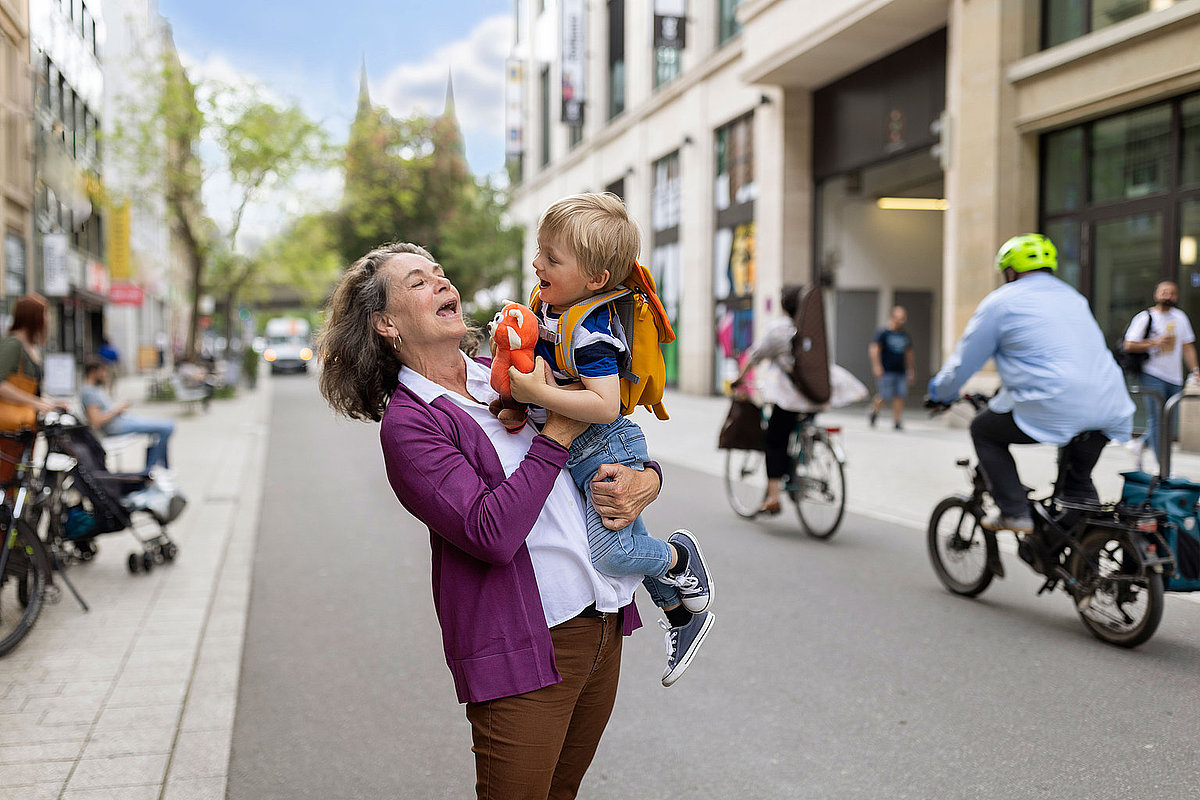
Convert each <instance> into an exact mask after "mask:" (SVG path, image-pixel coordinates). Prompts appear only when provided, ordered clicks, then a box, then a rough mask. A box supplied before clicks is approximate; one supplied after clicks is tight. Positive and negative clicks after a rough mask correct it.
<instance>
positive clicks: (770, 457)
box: [731, 284, 867, 515]
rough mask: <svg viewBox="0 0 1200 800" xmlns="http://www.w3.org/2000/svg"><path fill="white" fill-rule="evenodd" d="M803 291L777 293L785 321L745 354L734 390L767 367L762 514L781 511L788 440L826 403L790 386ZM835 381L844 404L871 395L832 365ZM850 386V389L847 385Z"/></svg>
mask: <svg viewBox="0 0 1200 800" xmlns="http://www.w3.org/2000/svg"><path fill="white" fill-rule="evenodd" d="M803 290H804V287H803V286H802V285H799V284H791V285H788V286H784V287H783V289H782V290H781V291H780V294H779V307H780V309H781V310H782V311H783V313H784V316H782V317H776V318H775V319H773V320H771V322H770V323H768V325H767V329H766V331H765V332H764V333H763V335H762V337H761V338H760V339H758V340H757V341H756V342H754V344H752V345H751V346H750V348H749V349H748V350H747V351H746V353H745V356H744V357H745V361H744V362H743V363H742V368H741V370H740V371H739V372H738V376H737V378H735V379H734V380H733V383H732V384H731V386H732V387H733V388H734V389H735V390H737V389H738V388H739V386H740V385H741V384H742V382H743V381H744V380H745V378H746V374H747V373H748V372H749V371H750V370H751V369H752V368H753V367H754V366H755V364H758V363H759V362H761V361H765V362H767V363H766V366H765V367H764V368H763V369H762V370H761V371H759V372H756V373H755V378H756V380H755V383H756V384H757V388H758V392H759V395H760V396H761V397H762V401H763V402H764V403H769V404H770V405H771V406H772V410H771V417H770V419H769V421H768V422H767V432H766V443H765V451H766V468H767V495H766V497H765V498H764V499H763V503H762V505H761V506H760V507H759V509H758V513H760V514H769V515H775V514H778V513H779V512H780V508H781V506H780V500H779V498H780V493H781V491H782V487H783V476H784V475H786V474H787V473H788V471H789V470H790V469H791V463H790V462H791V459H790V458H789V456H788V437H789V436H791V433H792V431H793V430H795V428H796V424H797V423H798V422H799V420H800V415H801V414H815V413H816V412H818V411H820V410H822V409H824V408H827V407H828V405H829V404H828V403H827V404H824V405H821V404H818V403H814V402H813V401H812V400H810V399H808V398H807V397H806V396H805V395H804V393H803V392H801V391H800V390H799V389H798V388H797V387H796V384H795V383H794V382H793V381H792V379H791V377H790V375H791V372H792V338H793V337H794V336H795V335H796V325H795V323H794V322H793V320H794V319H795V317H796V310H797V307H798V305H799V302H800V293H801V292H802V291H803ZM830 370H831V375H830V377H831V379H833V382H834V383H835V394H841V395H851V397H848V398H845V400H844V402H854V400H855V399H862V398H863V397H866V396H867V387H866V386H863V385H862V383H860V382H859V381H858V380H857V379H856V378H854V377H853V376H852V375H850V373H848V372H846V371H845V370H843V369H842V368H841V367H838V366H837V365H832V366H831V367H830ZM850 381H852V382H853V384H857V386H854V385H851V384H849V383H848V382H850ZM838 401H839V402H838V403H837V404H838V405H843V404H844V402H843V398H838Z"/></svg>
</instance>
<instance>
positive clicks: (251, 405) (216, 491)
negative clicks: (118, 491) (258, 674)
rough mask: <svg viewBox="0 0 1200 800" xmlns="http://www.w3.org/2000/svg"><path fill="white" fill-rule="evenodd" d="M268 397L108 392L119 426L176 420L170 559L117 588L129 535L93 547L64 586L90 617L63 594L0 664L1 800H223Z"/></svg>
mask: <svg viewBox="0 0 1200 800" xmlns="http://www.w3.org/2000/svg"><path fill="white" fill-rule="evenodd" d="M270 391H271V382H270V380H269V379H264V380H260V381H259V383H258V388H257V389H256V390H255V391H253V392H249V391H246V390H244V389H243V390H240V391H239V394H238V396H237V397H236V398H234V399H231V400H217V401H214V402H213V403H212V404H211V405H212V407H211V410H210V411H209V412H208V413H207V414H205V413H202V412H199V413H195V414H188V413H186V412H184V411H183V409H182V407H181V406H180V404H178V403H153V404H148V403H145V396H146V393H145V384H144V381H141V380H139V379H137V378H127V379H123V380H122V382H121V383H120V384H119V386H118V389H117V392H116V393H115V394H116V399H117V400H130V401H132V402H133V403H134V408H133V409H132V410H133V413H136V414H144V415H146V416H170V417H173V418H174V419H175V422H176V429H175V434H174V435H173V436H172V438H171V444H170V448H171V459H172V466H173V468H174V471H175V473H176V476H177V481H178V484H179V486H180V487H181V488H182V490H183V491H184V493H185V494H186V496H187V498H188V507H187V509H186V510H185V511H184V513H183V514H182V515H181V516H180V518H179V519H178V520H177V521H176V522H175V523H173V524H172V525H171V526H170V531H171V536H172V538H173V539H174V541H175V542H176V543H177V544H178V545H179V555H178V557H177V559H176V561H175V562H174V563H173V564H161V565H156V566H155V568H154V569H153V571H152V572H150V573H149V574H148V575H147V574H140V573H139V574H137V575H131V574H129V572H128V569H127V567H126V556H127V555H128V554H129V553H130V552H132V551H134V550H139V552H140V549H139V547H138V545H137V542H136V541H135V540H134V539H133V537H132V536H131V535H130V534H129V533H128V532H118V533H111V534H105V535H103V536H101V537H99V538H98V539H97V543H98V544H99V550H100V552H99V553H98V554H97V556H96V558H95V559H94V560H93V561H92V562H91V563H88V564H80V565H77V566H75V567H72V568H71V569H70V570H69V571H68V573H67V575H68V577H69V578H70V579H71V580H72V581H73V582H74V583H75V585H76V587H77V588H78V590H79V592H80V594H82V595H83V597H84V599H85V600H86V601H87V602H88V604H89V605H90V606H91V611H90V612H89V613H84V612H83V610H82V609H81V608H80V607H79V604H78V603H76V602H75V599H74V597H72V596H71V595H70V593H69V592H67V591H65V590H64V591H63V594H62V599H61V601H60V602H59V603H58V604H57V605H53V606H48V607H46V608H45V609H44V610H43V611H42V614H41V617H40V618H39V619H38V622H37V625H36V626H35V627H34V629H33V630H32V631H31V632H30V634H29V635H28V637H27V638H26V639H25V641H24V642H22V643H21V645H20V646H19V647H18V648H17V649H16V650H15V651H14V652H12V653H10V654H9V655H8V656H7V657H5V658H3V659H0V787H3V796H4V797H5V798H6V800H27V799H28V800H98V799H99V798H120V800H143V798H145V799H146V800H150V799H151V798H153V799H154V800H158V798H164V799H165V800H209V798H211V799H212V800H221V799H222V798H224V797H225V783H226V776H227V770H228V762H229V745H230V740H231V737H232V732H233V718H234V708H235V704H236V700H237V685H238V679H239V672H240V668H241V651H242V638H243V629H244V625H245V619H246V609H247V604H248V601H249V589H250V577H251V566H252V559H253V554H254V540H255V535H256V532H257V527H258V514H259V499H260V496H261V490H262V480H263V464H264V459H265V455H266V443H267V442H266V439H267V435H266V434H267V430H268V428H267V411H268V409H269V405H270ZM130 456H132V457H130ZM123 457H124V460H125V461H126V463H132V462H135V461H137V460H138V458H137V456H136V455H133V454H124V456H123Z"/></svg>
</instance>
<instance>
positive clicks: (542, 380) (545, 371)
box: [508, 356, 553, 405]
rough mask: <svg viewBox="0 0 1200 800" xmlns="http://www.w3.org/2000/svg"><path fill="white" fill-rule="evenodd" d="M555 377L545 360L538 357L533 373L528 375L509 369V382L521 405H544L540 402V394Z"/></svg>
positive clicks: (515, 398) (514, 396) (513, 395)
mask: <svg viewBox="0 0 1200 800" xmlns="http://www.w3.org/2000/svg"><path fill="white" fill-rule="evenodd" d="M552 380H553V377H552V376H551V375H550V367H549V366H548V365H547V364H546V361H545V359H543V358H542V357H541V356H538V357H537V359H536V360H535V361H534V363H533V372H530V373H528V374H526V373H524V372H521V371H520V370H519V369H517V368H516V367H509V368H508V382H509V385H510V386H511V387H512V397H513V400H516V401H517V402H519V403H535V404H537V405H542V403H540V402H539V401H538V398H539V397H540V392H541V391H542V389H543V387H545V386H547V385H549V383H550V381H552Z"/></svg>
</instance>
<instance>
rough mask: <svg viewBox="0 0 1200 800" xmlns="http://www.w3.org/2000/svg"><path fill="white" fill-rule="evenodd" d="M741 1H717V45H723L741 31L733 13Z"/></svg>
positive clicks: (740, 26)
mask: <svg viewBox="0 0 1200 800" xmlns="http://www.w3.org/2000/svg"><path fill="white" fill-rule="evenodd" d="M741 2H742V0H719V3H720V5H719V7H718V9H717V14H718V16H717V45H718V46H719V45H723V44H725V42H727V41H729V40H730V39H732V38H733V37H734V36H736V35H738V33H740V32H741V30H742V25H741V23H739V22H738V21H737V16H735V12H736V11H737V7H738V6H739V5H741Z"/></svg>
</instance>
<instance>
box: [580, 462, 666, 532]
mask: <svg viewBox="0 0 1200 800" xmlns="http://www.w3.org/2000/svg"><path fill="white" fill-rule="evenodd" d="M661 488H662V482H661V481H660V480H659V477H658V473H657V472H655V471H654V470H652V469H643V470H636V469H630V468H629V467H625V466H621V465H619V464H601V465H600V469H598V470H596V475H595V477H593V478H592V506H593V507H594V508H595V509H596V511H598V512H599V513H600V516H601V518H602V519H603V520H604V527H606V528H609V529H611V530H614V531H618V530H620V529H621V528H624V527H626V526H628V525H629V524H630V523H632V522H633V521H634V520H635V519H636V518H637V517H638V515H639V514H641V513H642V512H643V511H645V510H646V506H648V505H650V503H651V502H652V501H653V500H654V498H656V497H658V490H659V489H661Z"/></svg>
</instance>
